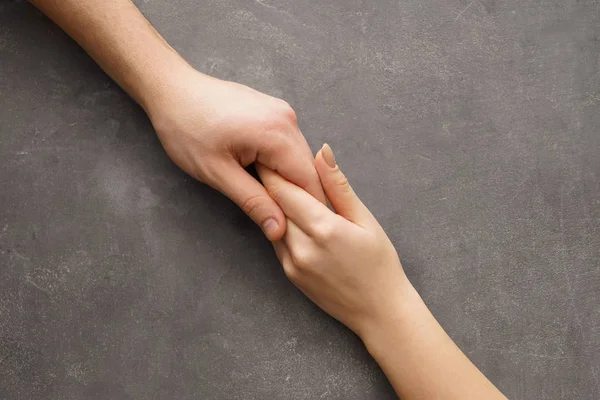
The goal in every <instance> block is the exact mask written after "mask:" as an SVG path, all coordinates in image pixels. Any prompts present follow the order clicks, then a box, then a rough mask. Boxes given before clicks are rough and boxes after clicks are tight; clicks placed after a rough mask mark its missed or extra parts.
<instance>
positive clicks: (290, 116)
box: [282, 103, 298, 125]
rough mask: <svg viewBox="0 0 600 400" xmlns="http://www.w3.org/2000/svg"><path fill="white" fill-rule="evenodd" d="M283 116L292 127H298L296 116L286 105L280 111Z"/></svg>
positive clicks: (290, 107)
mask: <svg viewBox="0 0 600 400" xmlns="http://www.w3.org/2000/svg"><path fill="white" fill-rule="evenodd" d="M282 114H283V116H284V117H285V118H286V119H287V120H288V122H290V123H291V124H293V125H298V115H296V111H294V109H293V108H292V106H290V105H289V104H288V103H285V105H284V106H283V109H282Z"/></svg>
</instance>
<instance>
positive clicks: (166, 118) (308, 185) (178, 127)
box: [145, 66, 324, 240]
mask: <svg viewBox="0 0 600 400" xmlns="http://www.w3.org/2000/svg"><path fill="white" fill-rule="evenodd" d="M165 83H166V85H165V89H164V91H162V92H161V93H160V95H159V96H157V97H156V98H154V99H152V100H151V101H149V102H148V104H146V105H145V108H147V111H148V114H149V115H150V118H151V120H152V122H153V124H154V126H155V129H156V132H157V133H158V135H159V137H160V140H161V142H162V144H163V146H164V148H165V150H166V151H167V153H168V154H169V156H170V157H171V159H172V160H173V161H174V162H175V163H176V164H177V165H178V166H179V167H180V168H181V169H183V170H184V171H185V172H187V173H188V174H190V175H191V176H193V177H194V178H196V179H198V180H200V181H202V182H205V183H207V184H209V185H210V186H212V187H214V188H215V189H217V190H219V191H221V192H222V193H224V194H225V195H226V196H228V197H229V198H231V199H232V200H233V201H234V202H235V203H236V204H237V205H238V206H239V207H241V208H242V210H244V212H245V213H246V214H248V215H249V216H250V218H252V219H253V220H254V222H256V223H257V224H258V225H259V226H260V227H261V228H262V229H263V231H264V233H265V234H266V236H267V237H268V238H269V239H270V240H278V239H280V238H281V237H282V236H283V234H284V233H285V230H286V218H285V216H284V215H283V213H282V211H281V209H280V208H279V206H278V205H277V203H275V201H273V200H272V199H271V197H270V196H269V194H268V193H267V191H266V190H265V188H264V187H263V186H262V185H261V184H260V183H259V182H258V181H257V180H256V179H254V178H253V177H252V176H251V175H250V174H248V173H247V172H246V171H245V170H244V167H246V166H248V165H250V164H252V163H253V162H255V161H257V162H259V163H260V164H262V165H264V166H266V167H268V168H269V169H271V170H273V171H277V172H278V173H279V174H280V175H282V176H284V177H285V178H286V179H288V180H290V181H292V182H294V183H295V184H296V185H298V186H300V187H302V188H303V189H305V190H307V191H308V192H309V193H311V194H312V195H313V196H315V197H317V198H318V199H319V200H321V201H322V202H324V195H323V191H322V189H321V184H320V182H319V177H318V175H317V172H316V171H315V167H314V161H313V160H314V159H313V155H312V152H311V151H310V148H309V147H308V144H307V143H306V140H305V139H304V136H302V133H300V130H299V129H298V123H297V121H296V115H295V113H294V111H293V110H292V108H291V107H290V106H289V104H287V103H286V102H285V101H283V100H279V99H276V98H274V97H271V96H268V95H265V94H263V93H260V92H258V91H256V90H254V89H251V88H249V87H247V86H243V85H240V84H237V83H233V82H226V81H222V80H218V79H215V78H212V77H209V76H206V75H203V74H200V73H199V72H197V71H195V70H194V69H192V68H191V67H189V66H186V67H185V68H182V70H181V73H180V74H174V75H173V78H171V81H170V82H165Z"/></svg>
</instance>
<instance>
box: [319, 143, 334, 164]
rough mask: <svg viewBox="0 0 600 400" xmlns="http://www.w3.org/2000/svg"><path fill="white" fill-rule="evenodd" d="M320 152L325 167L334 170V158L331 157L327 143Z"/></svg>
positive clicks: (331, 152) (331, 153)
mask: <svg viewBox="0 0 600 400" xmlns="http://www.w3.org/2000/svg"><path fill="white" fill-rule="evenodd" d="M321 150H322V151H323V159H324V160H325V162H326V163H327V165H329V166H330V167H331V168H334V167H335V156H334V155H333V151H332V150H331V147H329V145H328V144H327V143H325V144H324V145H323V148H322V149H321Z"/></svg>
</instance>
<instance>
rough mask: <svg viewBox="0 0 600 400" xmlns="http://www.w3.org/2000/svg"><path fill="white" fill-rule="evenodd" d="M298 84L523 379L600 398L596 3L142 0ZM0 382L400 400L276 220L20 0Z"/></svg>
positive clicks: (6, 74) (344, 156) (7, 38)
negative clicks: (289, 263) (165, 132)
mask: <svg viewBox="0 0 600 400" xmlns="http://www.w3.org/2000/svg"><path fill="white" fill-rule="evenodd" d="M137 3H138V5H139V6H140V7H141V9H142V11H143V12H144V14H145V15H146V16H147V17H148V18H149V19H150V21H151V22H152V23H153V24H155V26H156V27H157V29H158V30H159V31H160V32H161V33H163V34H164V36H165V37H166V38H167V40H168V41H169V42H170V43H171V44H172V45H173V46H174V47H175V48H176V49H177V50H179V51H180V52H181V53H182V54H183V55H184V56H185V57H186V58H187V59H188V60H189V61H190V62H191V63H192V64H193V65H194V66H196V67H197V68H198V69H200V70H202V71H205V72H209V73H211V74H214V75H216V76H218V77H221V78H226V79H231V80H235V81H238V82H242V83H245V84H248V85H251V86H253V87H255V88H257V89H260V90H263V91H265V92H267V93H270V94H273V95H275V96H280V97H282V98H285V99H286V100H288V101H289V102H290V103H291V104H292V105H293V106H294V107H295V109H296V111H297V112H298V115H299V118H300V124H301V128H302V130H303V132H304V134H305V135H306V137H307V139H308V141H309V143H310V144H311V146H312V147H313V149H317V148H318V147H319V146H320V145H321V144H322V143H323V142H328V143H330V144H331V145H332V147H333V148H334V150H336V151H337V157H338V160H339V162H340V164H341V165H342V166H343V168H344V170H345V171H346V173H347V175H348V176H349V178H350V180H351V182H352V183H353V185H354V186H355V188H356V190H357V192H358V193H359V195H360V196H361V197H362V198H363V200H364V201H365V202H366V203H367V205H368V206H369V207H370V208H371V209H372V210H373V212H374V213H375V214H376V216H377V217H378V218H379V220H380V222H381V223H382V225H383V226H384V228H385V229H386V231H387V232H388V234H389V235H390V237H391V239H392V241H393V242H394V244H395V245H396V246H397V249H398V251H399V252H400V254H401V257H402V260H403V264H404V266H405V269H406V270H407V273H408V275H409V277H410V278H411V280H412V281H413V283H414V284H415V286H416V287H417V289H418V290H419V292H420V293H421V294H422V296H423V297H424V299H425V301H426V302H427V304H428V305H429V306H430V307H431V309H432V311H433V313H434V314H435V315H436V317H437V318H438V319H439V320H440V322H441V323H442V325H443V326H444V327H445V328H446V329H447V331H448V332H449V334H450V335H451V336H452V337H453V338H454V339H455V340H456V342H457V343H458V344H459V345H460V347H461V348H462V349H463V350H464V351H465V352H466V353H467V354H468V355H469V356H470V357H471V359H472V360H473V361H474V362H475V363H476V364H477V365H478V366H479V367H480V368H481V369H482V370H483V371H484V372H485V373H486V374H487V375H488V376H489V377H490V378H491V380H492V381H493V382H495V383H496V384H497V385H498V386H499V387H500V389H501V390H503V391H504V393H505V394H507V395H508V396H509V397H510V398H512V399H597V398H600V355H599V354H598V348H599V346H600V337H599V334H600V294H599V290H600V263H599V261H598V259H599V256H600V232H599V227H600V196H599V194H600V185H599V180H600V112H599V111H598V108H599V106H600V68H599V63H600V2H599V1H595V0H580V1H577V0H544V1H542V0H538V1H533V0H507V1H496V0H475V1H472V2H471V1H470V0H450V1H445V0H406V1H390V0H382V1H359V0H325V1H323V0H318V1H317V0H254V1H250V0H247V1H241V0H225V1H223V0H207V1H202V2H199V1H194V0H176V1H166V0H165V1H159V0H144V1H141V0H140V1H137ZM0 207H1V208H0V399H3V400H7V399H10V400H13V399H15V400H16V399H19V400H21V399H357V400H358V399H361V400H363V399H391V398H394V395H393V392H392V390H391V388H390V386H389V384H388V383H387V381H386V379H385V377H384V376H383V374H382V373H381V371H380V370H379V369H378V367H377V366H376V364H375V363H374V362H373V361H372V360H371V359H370V357H369V356H368V354H367V353H366V351H365V350H364V349H363V348H362V346H361V343H360V341H359V340H358V339H357V338H356V337H354V336H353V335H352V334H351V333H349V332H348V331H347V330H346V329H345V328H344V327H342V326H341V325H339V324H338V323H337V322H335V321H333V320H332V319H330V318H329V317H327V316H326V315H325V314H323V313H322V312H321V311H319V310H318V309H317V308H316V307H315V306H313V305H312V304H311V303H310V302H309V301H307V300H305V299H304V298H303V296H302V295H301V294H300V293H299V292H298V291H297V290H296V289H295V288H294V287H293V286H292V285H291V284H290V283H288V282H287V281H286V279H285V277H284V275H283V273H282V272H281V269H280V268H279V266H278V264H277V262H276V259H275V257H274V256H273V254H272V251H271V249H270V246H269V244H268V243H267V241H266V240H265V239H264V238H263V237H262V235H261V234H260V232H259V230H258V229H257V228H256V227H255V226H254V225H253V224H252V223H251V222H250V221H249V220H248V219H247V218H246V217H245V216H244V215H243V214H242V213H241V212H240V211H239V210H238V209H237V208H236V207H235V206H234V205H233V204H232V203H231V202H230V201H229V200H227V199H225V198H224V197H222V196H220V195H218V194H216V193H214V192H213V191H212V190H210V189H208V188H206V187H204V186H203V185H201V184H199V183H197V182H195V181H193V180H192V179H191V178H189V177H187V176H185V175H184V174H183V173H182V172H180V171H179V170H178V169H177V168H176V167H175V166H174V165H173V164H172V163H171V162H170V161H169V160H168V158H167V157H166V155H165V154H164V152H163V150H162V149H161V147H160V144H159V142H158V140H157V139H156V137H155V136H154V133H153V130H152V127H151V125H150V123H149V122H148V120H147V119H146V117H145V115H144V114H143V112H142V111H141V110H140V109H139V108H138V107H137V106H136V105H135V104H134V103H133V102H132V101H131V100H130V99H129V98H128V97H127V96H126V95H125V94H124V93H123V92H122V91H121V90H120V89H119V88H118V87H117V86H116V85H115V84H114V83H112V82H111V81H110V80H109V78H108V77H106V76H105V75H104V74H103V73H102V72H101V71H100V70H99V68H97V67H96V66H95V64H94V63H93V62H92V61H91V60H90V59H89V58H88V57H87V56H86V55H85V53H84V52H83V51H82V50H81V49H79V48H78V47H77V46H76V45H75V44H74V43H73V42H72V41H71V40H70V39H69V38H68V37H67V36H66V35H65V34H63V33H62V32H61V31H60V30H59V29H58V28H57V27H56V26H54V25H53V24H52V23H50V22H49V21H48V20H46V19H45V18H44V17H43V16H42V15H41V14H39V13H38V12H37V11H35V10H34V9H33V7H31V6H30V5H28V4H27V3H26V2H24V1H6V0H3V1H2V2H1V3H0Z"/></svg>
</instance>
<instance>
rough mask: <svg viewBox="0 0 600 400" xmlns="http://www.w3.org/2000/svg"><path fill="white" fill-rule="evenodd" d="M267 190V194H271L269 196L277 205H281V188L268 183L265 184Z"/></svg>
mask: <svg viewBox="0 0 600 400" xmlns="http://www.w3.org/2000/svg"><path fill="white" fill-rule="evenodd" d="M265 189H266V190H267V193H269V196H271V198H272V199H273V200H274V201H275V202H276V203H279V201H280V200H281V192H280V189H279V186H277V185H276V184H274V183H267V184H265Z"/></svg>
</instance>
